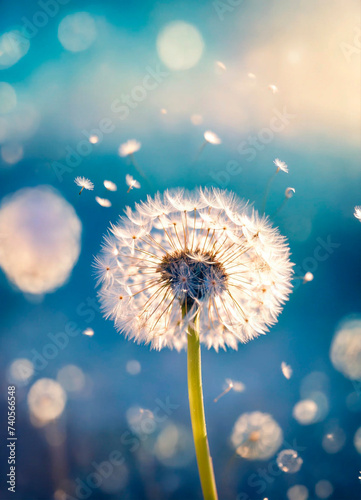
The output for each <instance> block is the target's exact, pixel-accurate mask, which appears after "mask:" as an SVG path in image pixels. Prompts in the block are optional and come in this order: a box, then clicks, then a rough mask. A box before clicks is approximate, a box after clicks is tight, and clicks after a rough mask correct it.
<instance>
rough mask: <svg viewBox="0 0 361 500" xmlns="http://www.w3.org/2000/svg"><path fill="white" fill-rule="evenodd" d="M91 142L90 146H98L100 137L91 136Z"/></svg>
mask: <svg viewBox="0 0 361 500" xmlns="http://www.w3.org/2000/svg"><path fill="white" fill-rule="evenodd" d="M89 142H90V144H98V142H99V137H98V136H97V135H95V134H94V135H91V136H90V137H89Z"/></svg>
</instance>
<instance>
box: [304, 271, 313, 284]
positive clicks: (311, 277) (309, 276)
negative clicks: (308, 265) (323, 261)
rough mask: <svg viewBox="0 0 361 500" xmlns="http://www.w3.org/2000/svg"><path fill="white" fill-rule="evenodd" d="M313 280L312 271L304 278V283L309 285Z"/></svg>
mask: <svg viewBox="0 0 361 500" xmlns="http://www.w3.org/2000/svg"><path fill="white" fill-rule="evenodd" d="M312 280H313V274H312V273H311V272H310V271H308V272H307V273H306V274H305V275H304V277H303V283H309V282H310V281H312Z"/></svg>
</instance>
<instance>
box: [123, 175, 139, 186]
mask: <svg viewBox="0 0 361 500" xmlns="http://www.w3.org/2000/svg"><path fill="white" fill-rule="evenodd" d="M125 182H126V184H127V186H129V188H130V189H132V188H137V189H139V188H140V183H139V182H138V181H137V180H135V179H134V178H133V177H132V176H131V175H129V174H127V175H126V176H125Z"/></svg>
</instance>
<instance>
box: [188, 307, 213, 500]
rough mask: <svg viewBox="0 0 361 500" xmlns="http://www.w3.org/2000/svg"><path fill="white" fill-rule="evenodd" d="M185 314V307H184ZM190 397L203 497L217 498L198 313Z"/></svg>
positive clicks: (191, 332) (191, 338)
mask: <svg viewBox="0 0 361 500" xmlns="http://www.w3.org/2000/svg"><path fill="white" fill-rule="evenodd" d="M184 315H185V308H184V307H183V316H184ZM188 397H189V407H190V414H191V421H192V429H193V439H194V446H195V449H196V455H197V463H198V471H199V476H200V480H201V485H202V491H203V497H204V500H217V499H218V495H217V489H216V481H215V479H214V471H213V463H212V457H211V456H210V453H209V445H208V437H207V428H206V420H205V416H204V406H203V390H202V371H201V349H200V343H199V318H198V315H197V316H196V317H195V319H194V325H192V326H189V327H188Z"/></svg>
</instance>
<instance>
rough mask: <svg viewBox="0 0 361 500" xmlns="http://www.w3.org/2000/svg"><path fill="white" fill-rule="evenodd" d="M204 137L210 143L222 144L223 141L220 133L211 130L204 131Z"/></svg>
mask: <svg viewBox="0 0 361 500" xmlns="http://www.w3.org/2000/svg"><path fill="white" fill-rule="evenodd" d="M204 138H205V140H206V141H207V142H209V144H221V142H222V141H221V139H220V138H219V137H218V135H217V134H215V133H214V132H211V131H210V130H207V131H206V132H204Z"/></svg>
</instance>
